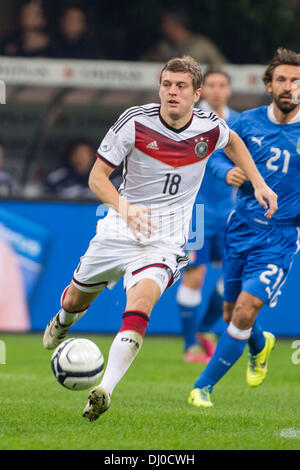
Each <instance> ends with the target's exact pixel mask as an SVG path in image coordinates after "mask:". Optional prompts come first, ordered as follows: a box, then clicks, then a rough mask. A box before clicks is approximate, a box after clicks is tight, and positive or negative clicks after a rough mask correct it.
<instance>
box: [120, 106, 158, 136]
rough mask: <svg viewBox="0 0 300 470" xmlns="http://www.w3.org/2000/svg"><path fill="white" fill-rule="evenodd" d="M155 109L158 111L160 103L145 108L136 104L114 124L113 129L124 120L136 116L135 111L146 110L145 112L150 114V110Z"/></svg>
mask: <svg viewBox="0 0 300 470" xmlns="http://www.w3.org/2000/svg"><path fill="white" fill-rule="evenodd" d="M154 110H157V112H158V105H155V106H152V107H151V108H148V109H147V108H143V107H142V106H134V107H133V108H130V109H129V110H128V111H127V112H125V113H124V114H123V115H122V116H121V117H120V118H119V119H118V120H117V121H116V122H115V124H114V125H113V126H112V130H113V131H114V130H115V128H117V127H118V126H119V125H120V124H121V123H122V122H123V121H124V120H127V118H129V117H131V116H134V115H135V113H137V112H142V113H143V112H144V113H145V114H148V113H149V112H152V111H154Z"/></svg>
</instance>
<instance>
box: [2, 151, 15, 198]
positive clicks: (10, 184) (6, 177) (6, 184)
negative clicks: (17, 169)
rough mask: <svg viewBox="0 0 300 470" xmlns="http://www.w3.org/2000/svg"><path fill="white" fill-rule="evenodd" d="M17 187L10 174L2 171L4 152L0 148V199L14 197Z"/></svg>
mask: <svg viewBox="0 0 300 470" xmlns="http://www.w3.org/2000/svg"><path fill="white" fill-rule="evenodd" d="M17 193H18V185H17V183H16V181H15V180H14V178H13V177H12V176H11V174H10V173H9V172H8V171H6V170H5V169H4V152H3V148H2V147H0V197H8V196H16V195H17Z"/></svg>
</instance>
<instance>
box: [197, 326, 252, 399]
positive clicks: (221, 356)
mask: <svg viewBox="0 0 300 470" xmlns="http://www.w3.org/2000/svg"><path fill="white" fill-rule="evenodd" d="M231 325H232V324H230V325H229V327H228V328H227V329H226V330H225V331H224V332H223V333H222V335H221V336H220V339H219V341H218V344H217V348H216V350H215V353H214V355H213V357H212V358H211V360H210V361H209V363H208V365H207V366H206V368H205V369H204V371H203V372H202V374H201V375H200V377H199V379H198V380H197V381H196V383H195V385H194V388H202V387H207V386H209V391H210V392H212V390H213V387H214V385H215V384H216V383H217V382H218V381H219V380H220V379H221V378H222V377H223V376H224V375H225V374H226V372H228V371H229V369H230V368H231V367H232V366H233V364H235V363H236V361H237V360H238V359H239V358H240V357H241V355H242V354H243V352H244V349H245V346H246V344H247V341H248V338H249V335H248V337H247V338H245V339H242V338H237V337H234V336H232V335H231V334H229V333H228V330H229V331H230V332H231V329H232V327H231ZM234 328H235V327H234ZM236 330H237V329H236ZM239 331H241V330H239ZM247 331H249V330H247ZM245 332H246V331H245ZM249 334H250V331H249Z"/></svg>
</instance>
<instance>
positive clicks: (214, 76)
mask: <svg viewBox="0 0 300 470" xmlns="http://www.w3.org/2000/svg"><path fill="white" fill-rule="evenodd" d="M230 96H231V86H230V84H229V82H228V79H227V77H226V76H225V75H223V74H221V73H211V74H210V75H208V76H207V77H206V79H205V82H204V83H203V87H202V98H204V99H205V100H206V101H207V102H208V104H209V105H210V106H211V107H212V108H213V109H215V108H219V107H223V106H226V105H227V102H228V100H229V98H230Z"/></svg>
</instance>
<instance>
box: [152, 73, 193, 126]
mask: <svg viewBox="0 0 300 470" xmlns="http://www.w3.org/2000/svg"><path fill="white" fill-rule="evenodd" d="M200 93H201V88H198V89H197V90H196V91H195V90H194V88H193V84H192V78H191V76H190V74H189V73H181V72H170V71H169V70H166V71H164V72H163V74H162V77H161V83H160V87H159V97H160V100H161V113H162V116H163V117H164V118H165V117H167V118H169V119H170V120H172V121H178V120H182V119H184V118H185V117H187V118H189V117H190V115H191V113H192V110H193V107H194V105H195V104H196V103H197V102H198V100H199V98H200Z"/></svg>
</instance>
